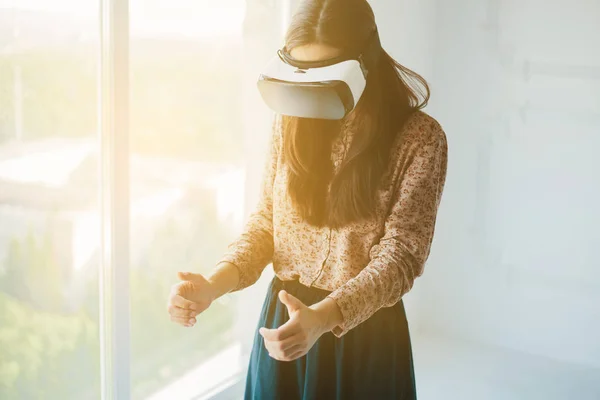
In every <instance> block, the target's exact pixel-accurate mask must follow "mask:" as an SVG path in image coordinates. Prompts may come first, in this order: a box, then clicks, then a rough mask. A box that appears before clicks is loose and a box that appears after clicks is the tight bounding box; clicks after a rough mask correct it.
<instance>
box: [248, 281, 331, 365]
mask: <svg viewBox="0 0 600 400" xmlns="http://www.w3.org/2000/svg"><path fill="white" fill-rule="evenodd" d="M279 300H281V302H282V303H283V304H284V305H285V306H286V307H287V309H288V314H289V315H290V319H289V320H288V321H287V322H286V323H285V324H283V325H281V326H280V327H279V328H277V329H267V328H264V327H263V328H260V329H259V331H258V332H259V333H260V334H261V336H262V337H263V339H264V342H265V347H266V348H267V350H268V352H269V355H270V356H271V357H272V358H274V359H276V360H279V361H293V360H295V359H297V358H299V357H302V356H303V355H305V354H306V353H308V351H309V350H310V349H311V347H312V346H313V345H314V344H315V342H316V341H317V339H318V338H319V337H321V335H323V334H324V333H325V332H328V331H329V330H330V329H331V328H330V327H329V326H328V325H330V323H329V322H330V321H332V320H335V319H339V318H340V317H341V314H339V310H338V309H336V310H333V313H332V312H331V311H330V310H331V307H332V306H333V307H337V305H335V304H331V302H335V301H334V300H332V299H326V300H324V301H322V302H320V303H317V304H315V305H313V306H311V307H308V306H306V305H305V304H304V303H302V302H301V301H300V300H298V299H297V298H296V297H294V296H292V295H291V294H289V293H287V292H286V291H285V290H281V291H280V292H279ZM331 314H334V318H332V317H331ZM336 314H337V316H336Z"/></svg>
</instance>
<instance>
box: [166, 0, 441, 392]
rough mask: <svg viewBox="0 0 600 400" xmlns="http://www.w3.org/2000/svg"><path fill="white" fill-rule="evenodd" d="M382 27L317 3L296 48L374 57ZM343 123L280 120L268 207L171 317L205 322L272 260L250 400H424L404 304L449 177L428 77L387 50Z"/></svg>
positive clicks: (292, 51) (369, 15) (341, 4)
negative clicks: (370, 48) (206, 314)
mask: <svg viewBox="0 0 600 400" xmlns="http://www.w3.org/2000/svg"><path fill="white" fill-rule="evenodd" d="M373 32H376V25H375V19H374V15H373V11H372V9H371V7H370V6H369V4H368V3H367V2H366V1H364V0H309V1H305V2H304V3H302V4H301V6H300V7H299V9H298V11H297V13H296V14H295V16H294V17H293V20H292V23H291V26H290V28H289V30H288V32H287V35H286V45H285V49H286V50H287V51H288V52H289V55H290V56H291V57H292V58H294V59H296V60H300V61H303V60H304V61H319V60H325V59H330V58H332V57H336V56H340V55H343V54H344V53H346V52H354V53H356V52H360V46H363V44H364V43H365V42H366V41H367V40H368V38H369V37H370V36H371V35H372V34H373ZM376 54H377V57H376V63H375V64H374V65H372V66H371V68H370V70H369V73H368V75H367V80H366V88H365V89H364V93H363V94H362V97H361V98H360V101H358V104H357V105H356V107H355V108H354V109H353V110H352V111H351V112H350V113H349V114H348V115H347V116H346V117H344V118H343V119H342V120H341V121H335V120H333V121H332V120H321V119H311V118H296V117H287V116H284V117H279V118H278V119H277V122H276V123H275V124H274V129H273V139H272V146H271V152H270V157H269V162H268V165H267V169H266V173H265V176H264V183H263V189H262V195H261V199H260V201H259V204H258V207H257V209H256V211H255V212H254V213H253V214H252V215H251V217H250V220H249V222H248V223H247V226H246V228H245V231H244V233H243V234H242V235H241V236H240V237H239V239H238V240H236V241H235V242H234V243H233V244H232V245H231V246H230V251H229V252H228V253H227V254H226V255H225V256H224V257H223V259H222V260H221V261H220V262H219V263H218V264H217V267H216V268H215V270H214V271H213V273H212V274H211V275H210V276H209V277H207V278H205V277H203V276H201V275H199V274H192V273H181V274H180V279H181V280H182V282H180V283H178V284H176V285H174V286H173V291H172V294H171V296H170V298H169V312H170V314H171V319H172V320H173V321H175V322H177V323H179V324H181V325H184V326H193V325H194V324H195V322H196V316H197V315H198V314H199V313H201V312H202V311H204V310H205V309H206V308H207V307H209V305H210V304H211V302H212V301H214V300H215V299H216V298H218V297H220V296H222V295H224V294H225V293H228V292H232V291H237V290H241V289H243V288H246V287H248V286H250V285H252V284H253V283H254V282H256V281H257V279H258V278H259V276H260V274H261V273H262V271H263V269H264V268H265V266H266V265H267V264H268V263H270V262H272V263H273V269H274V271H275V275H276V276H275V278H274V279H273V280H272V282H271V284H270V287H269V291H268V293H267V296H266V299H265V302H264V306H263V309H262V313H261V316H260V321H259V324H258V328H259V329H258V330H257V332H256V337H255V341H254V347H253V350H252V354H251V358H250V364H249V370H248V376H247V380H246V396H245V397H246V399H286V400H287V399H415V398H416V389H415V379H414V371H413V361H412V352H411V344H410V338H409V331H408V325H407V321H406V316H405V313H404V306H403V303H402V296H403V295H404V294H405V293H407V292H408V291H409V290H410V289H411V287H412V285H413V282H414V280H415V278H417V277H418V276H420V275H421V274H422V273H423V267H424V263H425V261H426V259H427V257H428V255H429V251H430V245H431V241H432V237H433V233H434V225H435V220H436V213H437V209H438V205H439V202H440V198H441V194H442V189H443V186H444V182H445V177H446V165H447V143H446V137H445V134H444V132H443V130H442V128H441V127H440V125H439V124H438V123H437V122H436V121H435V120H434V119H433V118H431V117H429V116H428V115H426V114H425V113H423V112H422V111H420V109H421V108H422V107H424V106H425V105H426V103H427V100H428V98H429V90H428V87H427V84H426V83H425V81H424V80H423V78H421V77H420V76H419V75H417V74H416V73H414V72H412V71H410V70H408V69H406V68H404V67H402V66H401V65H399V64H398V63H397V62H395V61H394V60H393V59H392V58H391V57H390V56H389V55H388V54H387V53H386V52H385V51H383V49H378V50H377V53H376Z"/></svg>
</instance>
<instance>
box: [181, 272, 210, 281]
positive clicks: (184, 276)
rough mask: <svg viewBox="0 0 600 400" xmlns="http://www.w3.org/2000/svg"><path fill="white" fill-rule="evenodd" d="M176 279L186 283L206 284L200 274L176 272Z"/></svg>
mask: <svg viewBox="0 0 600 400" xmlns="http://www.w3.org/2000/svg"><path fill="white" fill-rule="evenodd" d="M177 277H178V278H179V279H180V280H182V281H188V282H206V278H205V277H204V276H202V275H201V274H193V273H191V272H178V273H177Z"/></svg>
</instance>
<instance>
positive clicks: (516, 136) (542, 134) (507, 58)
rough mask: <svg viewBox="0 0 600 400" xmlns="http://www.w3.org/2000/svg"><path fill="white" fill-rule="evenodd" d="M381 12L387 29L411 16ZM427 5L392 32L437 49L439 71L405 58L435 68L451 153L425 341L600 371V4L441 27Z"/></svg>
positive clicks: (457, 13)
mask: <svg viewBox="0 0 600 400" xmlns="http://www.w3.org/2000/svg"><path fill="white" fill-rule="evenodd" d="M373 3H374V4H375V8H376V9H377V10H378V11H379V15H381V16H383V18H379V21H380V24H382V23H386V24H388V23H390V22H389V21H390V20H392V19H393V17H392V10H394V11H396V12H399V13H400V14H401V12H402V11H401V10H402V9H403V7H402V6H400V5H399V4H398V2H396V1H387V2H380V1H374V2H373ZM413 3H414V2H413ZM426 3H427V5H425V6H423V10H420V11H419V12H417V13H416V15H418V16H419V17H418V18H423V19H424V20H426V21H427V22H428V23H427V24H425V25H423V26H421V24H420V23H419V22H418V21H414V20H413V21H412V23H410V24H406V25H403V24H402V23H401V21H403V20H404V19H405V18H403V17H402V16H400V17H399V19H398V20H399V21H400V22H399V23H397V24H396V25H395V26H394V27H393V28H389V26H388V27H385V28H383V29H382V31H383V32H384V33H385V34H388V35H389V34H390V33H389V32H390V29H392V30H395V32H396V35H395V36H396V37H397V38H406V39H400V40H411V38H412V37H415V38H416V39H415V40H416V43H422V42H423V41H424V39H423V37H425V38H427V40H425V47H426V48H427V49H428V51H429V50H431V49H432V51H431V54H429V58H427V56H426V55H424V54H423V51H421V50H420V49H419V48H418V46H410V45H406V44H402V45H398V47H397V48H398V52H399V53H400V52H401V51H402V50H406V51H408V52H411V51H412V53H411V54H407V55H406V56H404V55H402V54H401V55H400V57H399V59H400V60H402V61H403V60H404V59H407V60H411V59H412V58H413V57H416V59H417V60H418V61H415V62H414V64H415V65H416V64H418V63H419V62H422V63H423V64H422V66H423V70H424V71H427V72H424V75H425V76H426V77H427V78H429V79H430V81H431V83H432V92H433V97H432V102H431V107H430V108H429V109H428V111H430V113H431V114H433V115H434V116H435V117H437V118H438V119H439V121H440V122H441V123H442V125H443V126H444V127H445V129H446V132H447V135H448V140H449V146H450V161H449V174H448V179H447V185H446V190H445V194H444V200H443V204H442V207H441V210H440V216H439V219H438V231H437V236H436V240H435V246H434V250H433V254H432V256H431V258H430V262H429V264H428V266H427V268H426V273H425V275H424V276H423V277H422V278H421V279H420V280H419V282H418V283H417V285H416V287H415V293H413V294H412V296H416V297H417V298H418V309H411V310H409V311H410V312H411V316H413V317H415V319H416V320H417V321H418V322H419V327H420V328H421V329H422V330H424V331H428V332H436V333H438V334H439V333H444V334H449V335H454V336H459V337H463V338H468V339H472V340H476V341H481V342H486V343H492V344H497V345H500V346H504V347H508V348H512V349H518V350H522V351H525V352H529V353H534V354H539V355H544V356H548V357H551V358H557V359H560V360H564V361H571V362H576V363H582V364H588V365H594V366H600V261H599V260H598V259H597V257H596V255H595V254H594V253H595V250H596V249H597V248H599V247H600V232H599V230H598V226H600V225H599V223H600V211H599V209H598V207H597V205H598V204H600V159H598V158H596V155H597V152H598V149H599V148H600V2H598V1H594V0H571V1H566V0H555V1H553V2H544V1H541V0H526V1H524V0H520V1H516V0H488V1H481V0H455V1H453V2H444V1H441V0H440V1H437V2H435V5H434V7H433V9H434V13H433V17H432V18H431V9H432V6H431V3H432V2H426ZM410 9H411V8H410V6H406V10H407V12H408V10H410ZM423 14H427V18H424V17H423ZM431 21H434V23H433V26H432V24H431ZM427 28H429V29H430V30H429V32H426V33H425V36H423V35H422V33H421V32H420V30H421V29H423V30H425V29H427ZM432 32H433V35H434V39H433V42H434V43H433V47H432V44H431V42H432V39H431V35H432ZM386 40H387V38H386ZM384 43H390V44H391V43H392V40H390V41H389V42H384ZM423 60H425V61H423ZM428 62H429V63H431V64H428ZM407 64H408V65H409V66H411V65H410V64H409V63H408V62H407ZM415 69H416V68H415ZM417 70H418V69H417ZM418 71H419V72H421V71H420V70H418ZM428 74H429V76H428Z"/></svg>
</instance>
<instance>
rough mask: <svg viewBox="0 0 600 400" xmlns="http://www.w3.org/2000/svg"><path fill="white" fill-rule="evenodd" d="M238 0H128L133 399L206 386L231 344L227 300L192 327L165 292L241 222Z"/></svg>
mask: <svg viewBox="0 0 600 400" xmlns="http://www.w3.org/2000/svg"><path fill="white" fill-rule="evenodd" d="M244 3H245V1H244V0H230V1H219V2H208V1H199V2H198V1H169V2H165V1H149V0H148V1H143V0H134V1H132V4H131V82H130V85H131V136H132V141H131V153H132V154H131V158H132V165H131V173H132V176H131V184H132V187H131V196H132V199H131V201H132V203H131V246H132V248H131V318H132V321H131V334H132V340H131V343H132V349H131V362H132V365H131V379H132V396H133V398H135V399H141V398H149V397H150V398H187V395H183V394H182V393H181V392H177V391H178V390H180V389H181V387H182V383H181V382H182V379H184V377H185V376H188V377H189V379H190V380H191V381H193V382H194V383H193V385H192V387H189V386H186V385H183V386H184V388H183V389H182V390H192V391H196V393H194V394H198V392H202V391H204V390H208V389H210V386H212V385H215V384H218V383H219V380H221V378H224V376H218V374H219V371H218V370H220V371H223V368H222V367H221V368H220V369H219V368H218V367H217V368H215V366H216V364H214V363H212V364H207V363H206V361H207V360H209V359H213V360H214V358H213V357H216V356H218V357H219V358H218V359H221V360H222V359H223V358H222V357H225V356H226V355H227V354H232V353H231V351H232V348H231V346H232V345H235V342H236V341H235V338H234V323H233V322H234V317H235V311H236V308H235V307H236V305H235V299H232V298H227V297H225V298H222V299H220V300H219V301H218V302H217V303H216V304H213V306H211V308H210V309H209V310H208V311H207V312H205V313H203V314H202V315H201V316H200V317H199V319H198V323H197V325H196V326H195V327H194V328H183V327H180V326H178V325H175V324H174V323H172V322H171V321H170V320H169V316H168V313H167V311H166V303H167V297H168V293H169V290H170V288H171V286H172V285H173V284H174V283H176V282H177V272H178V271H191V272H199V273H207V272H208V271H210V270H211V269H212V268H213V267H214V264H215V262H216V261H217V259H218V258H219V257H220V256H221V255H222V253H223V252H224V250H225V247H226V245H227V244H228V243H229V242H230V241H231V240H232V239H233V237H234V234H235V233H237V232H239V229H240V225H241V222H242V218H243V216H242V214H243V205H244V192H243V191H244V189H243V188H244V175H245V174H244V172H245V171H244V163H243V162H244V159H243V157H242V129H241V113H242V111H241V109H242V104H241V101H240V95H239V93H240V84H241V68H240V64H241V63H240V60H241V56H242V51H241V50H242V49H241V45H242V22H243V18H244V12H245V7H244ZM228 351H229V353H228ZM207 368H208V370H207ZM215 374H216V375H215ZM186 388H187V389H186ZM186 393H189V392H187V391H186ZM161 394H162V397H161Z"/></svg>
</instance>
